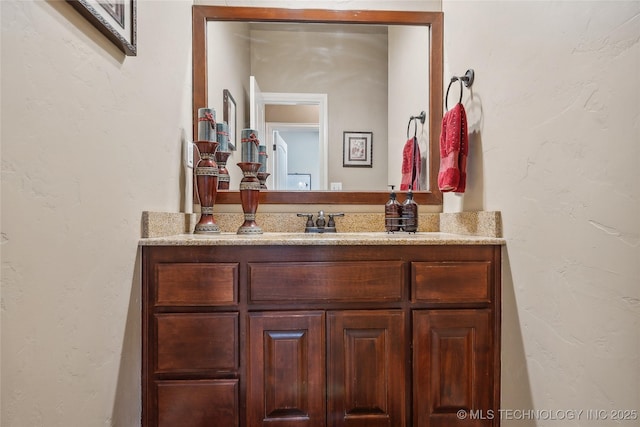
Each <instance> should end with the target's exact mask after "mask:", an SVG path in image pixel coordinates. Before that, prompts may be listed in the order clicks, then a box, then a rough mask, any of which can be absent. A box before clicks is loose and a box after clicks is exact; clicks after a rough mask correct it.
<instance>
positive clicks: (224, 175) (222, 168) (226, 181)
mask: <svg viewBox="0 0 640 427" xmlns="http://www.w3.org/2000/svg"><path fill="white" fill-rule="evenodd" d="M230 155H231V152H230V151H216V163H217V164H218V190H228V189H229V186H230V183H231V176H230V175H229V170H228V169H227V160H228V159H229V156H230Z"/></svg>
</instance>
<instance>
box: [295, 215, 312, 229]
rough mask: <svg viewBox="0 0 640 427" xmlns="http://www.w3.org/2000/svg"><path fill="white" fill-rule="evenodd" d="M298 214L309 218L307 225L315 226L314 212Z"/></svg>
mask: <svg viewBox="0 0 640 427" xmlns="http://www.w3.org/2000/svg"><path fill="white" fill-rule="evenodd" d="M297 215H298V216H303V217H306V218H307V223H306V224H305V227H313V214H310V213H299V214H297Z"/></svg>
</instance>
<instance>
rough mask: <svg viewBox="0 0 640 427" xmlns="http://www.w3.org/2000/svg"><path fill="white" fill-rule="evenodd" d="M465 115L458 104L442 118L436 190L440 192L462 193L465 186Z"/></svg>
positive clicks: (466, 145) (467, 142)
mask: <svg viewBox="0 0 640 427" xmlns="http://www.w3.org/2000/svg"><path fill="white" fill-rule="evenodd" d="M468 153H469V135H468V134H467V113H466V112H465V110H464V107H463V106H462V104H460V103H458V104H456V106H455V107H453V108H452V109H451V110H449V111H447V112H446V113H445V115H444V117H443V118H442V132H441V133H440V172H439V173H438V188H439V189H440V191H442V192H447V191H453V192H456V193H464V190H465V188H466V186H467V155H468Z"/></svg>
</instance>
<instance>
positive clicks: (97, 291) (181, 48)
mask: <svg viewBox="0 0 640 427" xmlns="http://www.w3.org/2000/svg"><path fill="white" fill-rule="evenodd" d="M191 4H192V2H191V1H187V0H184V1H162V2H159V1H147V0H142V1H140V0H139V1H138V2H137V5H138V43H137V45H138V56H136V57H125V56H124V55H123V54H122V53H121V52H120V51H119V50H117V48H116V47H115V46H114V45H112V44H111V43H110V42H109V41H108V40H107V39H106V38H104V36H102V35H101V34H100V33H99V32H98V31H97V30H96V29H95V28H94V27H92V26H91V25H90V24H89V23H88V22H87V21H86V20H85V19H84V18H82V17H81V16H80V15H79V14H78V13H77V12H76V11H75V10H74V9H73V8H72V7H71V6H70V5H69V4H67V3H66V2H62V1H55V2H54V1H51V2H45V1H37V2H33V1H4V0H3V1H0V8H1V9H0V11H1V14H2V48H1V52H2V208H1V209H2V237H1V239H2V240H1V242H0V248H1V250H2V254H1V255H2V389H1V392H2V411H1V412H2V415H1V419H0V424H2V426H3V427H27V426H29V427H32V426H46V427H50V426H61V427H69V426H83V427H85V426H86V427H89V426H109V425H113V426H122V427H131V426H135V425H138V424H139V418H140V280H139V275H140V271H139V269H137V268H136V259H137V241H138V238H139V236H140V218H141V212H142V211H143V210H155V211H177V210H179V209H180V208H181V206H182V201H181V196H180V194H181V190H182V185H183V182H184V181H183V178H182V177H181V172H180V170H181V167H180V165H181V159H180V154H181V149H180V144H181V134H182V129H183V128H184V129H185V131H186V134H187V135H190V134H191V127H190V126H191V125H190V123H191V95H190V93H191V59H190V44H191Z"/></svg>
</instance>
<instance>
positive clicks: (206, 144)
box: [194, 141, 220, 234]
mask: <svg viewBox="0 0 640 427" xmlns="http://www.w3.org/2000/svg"><path fill="white" fill-rule="evenodd" d="M194 144H195V145H196V147H198V151H199V153H200V161H198V164H197V165H196V187H197V193H198V199H199V201H200V221H198V223H197V224H196V227H195V230H194V233H197V234H207V233H219V232H220V227H219V226H218V224H217V223H216V220H215V218H214V217H213V205H214V204H215V202H216V196H217V194H218V165H217V164H216V162H215V160H214V158H215V152H216V149H217V148H218V142H217V141H196V142H194Z"/></svg>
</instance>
